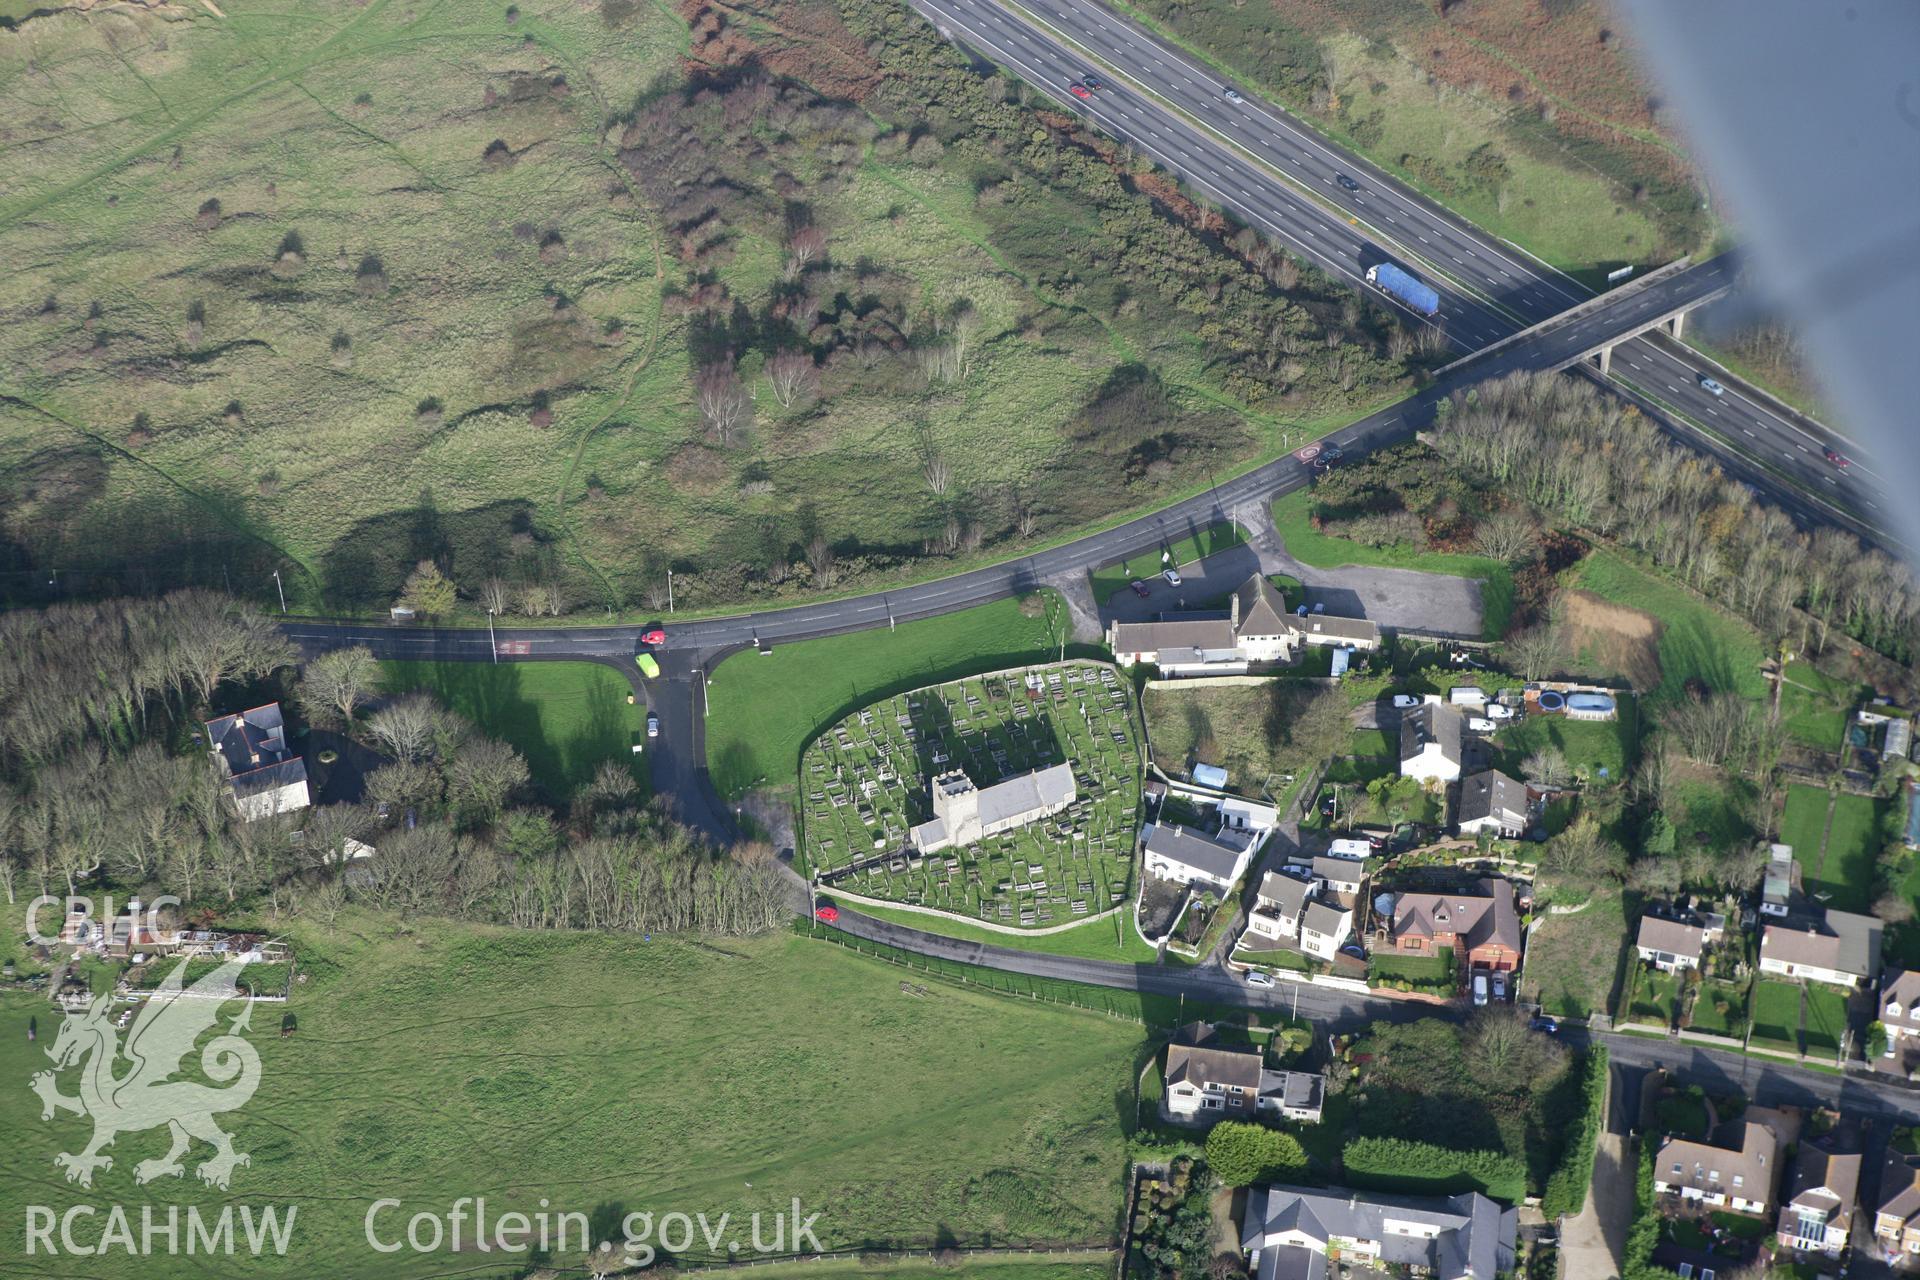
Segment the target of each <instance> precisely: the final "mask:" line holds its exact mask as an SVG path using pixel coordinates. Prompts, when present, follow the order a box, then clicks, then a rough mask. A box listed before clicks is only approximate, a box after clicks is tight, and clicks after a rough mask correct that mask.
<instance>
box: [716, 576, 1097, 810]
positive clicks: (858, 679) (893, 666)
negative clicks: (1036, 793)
mask: <svg viewBox="0 0 1920 1280" xmlns="http://www.w3.org/2000/svg"><path fill="white" fill-rule="evenodd" d="M1050 595H1051V593H1041V594H1037V595H1034V596H1031V597H1028V598H1027V599H1025V600H1000V601H996V602H994V603H993V604H987V605H981V606H979V607H978V608H974V609H966V610H962V611H961V612H959V613H950V614H947V615H945V616H944V617H939V618H929V619H927V620H926V621H924V622H907V623H902V624H901V625H900V626H899V627H897V628H893V629H881V628H875V629H874V630H871V631H857V632H853V633H851V634H849V635H842V636H827V637H824V638H822V639H819V640H805V641H801V642H800V643H798V644H783V645H778V646H776V647H775V648H774V651H773V652H772V653H771V654H765V655H762V654H760V653H757V652H756V651H754V650H752V649H748V650H745V651H743V652H741V653H737V654H735V655H734V656H733V657H731V658H728V659H727V660H726V661H725V662H722V663H721V664H720V665H719V666H718V667H715V668H714V670H713V673H712V675H711V676H710V677H709V678H708V681H707V698H708V700H709V702H708V705H709V707H710V712H709V715H708V718H707V764H708V767H709V768H711V769H712V770H713V780H714V785H715V786H717V787H718V788H719V789H720V792H721V794H722V795H726V796H738V795H739V794H741V793H742V792H744V791H746V790H747V789H748V788H750V787H755V786H760V785H772V786H776V787H785V786H789V785H791V784H792V780H793V777H794V771H795V770H796V769H798V768H799V767H800V752H801V750H802V749H803V748H804V747H805V746H806V744H807V743H808V741H809V740H811V739H812V738H813V736H814V735H815V734H817V733H819V732H820V731H821V730H822V729H824V728H826V727H827V726H828V725H830V724H832V723H834V722H835V721H836V720H839V719H840V718H841V717H842V716H845V715H847V714H848V713H849V712H852V711H856V710H858V709H859V708H860V707H863V706H865V705H866V704H867V703H869V702H873V701H876V700H878V699H880V698H883V697H888V696H891V695H892V694H895V693H901V692H904V691H906V690H908V689H917V688H920V687H921V686H923V685H929V684H938V683H940V682H941V681H943V680H951V679H955V678H957V677H959V676H962V675H970V674H973V673H975V672H981V671H996V670H1000V669H1002V668H1006V667H1017V666H1022V665H1025V664H1026V663H1029V662H1035V661H1039V660H1041V659H1044V658H1046V657H1048V656H1049V655H1051V654H1057V652H1058V648H1057V645H1058V639H1059V633H1058V631H1052V632H1050V629H1049V626H1048V622H1047V617H1046V610H1045V608H1044V607H1043V605H1042V598H1043V596H1050Z"/></svg>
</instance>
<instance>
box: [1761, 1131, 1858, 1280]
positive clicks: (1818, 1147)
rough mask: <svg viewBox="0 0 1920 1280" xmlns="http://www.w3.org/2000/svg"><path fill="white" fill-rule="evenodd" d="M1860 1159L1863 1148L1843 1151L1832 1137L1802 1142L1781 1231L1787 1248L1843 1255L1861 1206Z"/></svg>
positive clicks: (1782, 1210) (1783, 1208)
mask: <svg viewBox="0 0 1920 1280" xmlns="http://www.w3.org/2000/svg"><path fill="white" fill-rule="evenodd" d="M1860 1163H1861V1158H1860V1153H1859V1152H1858V1151H1841V1150H1838V1149H1837V1148H1835V1147H1834V1146H1833V1145H1831V1142H1830V1141H1820V1140H1812V1141H1808V1142H1804V1143H1802V1144H1801V1145H1800V1152H1799V1154H1798V1155H1797V1156H1796V1157H1795V1158H1794V1162H1793V1174H1792V1176H1791V1177H1790V1178H1789V1179H1788V1180H1787V1192H1786V1199H1785V1201H1784V1202H1783V1203H1782V1204H1781V1206H1780V1220H1779V1223H1778V1224H1777V1228H1776V1231H1775V1237H1776V1238H1777V1239H1778V1240H1779V1241H1780V1246H1781V1247H1782V1248H1784V1249H1791V1250H1793V1251H1794V1252H1795V1253H1802V1254H1815V1253H1817V1254H1824V1255H1825V1256H1827V1257H1829V1258H1838V1257H1839V1256H1840V1253H1841V1251H1842V1250H1843V1249H1845V1248H1846V1247H1847V1239H1848V1237H1850V1236H1851V1235H1852V1234H1853V1219H1854V1213H1855V1211H1856V1210H1857V1209H1858V1208H1859V1195H1860Z"/></svg>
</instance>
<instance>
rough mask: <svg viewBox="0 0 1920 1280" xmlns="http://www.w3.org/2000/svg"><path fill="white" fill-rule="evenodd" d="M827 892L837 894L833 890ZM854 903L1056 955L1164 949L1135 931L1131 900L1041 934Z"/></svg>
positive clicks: (1126, 955) (1116, 955) (933, 927)
mask: <svg viewBox="0 0 1920 1280" xmlns="http://www.w3.org/2000/svg"><path fill="white" fill-rule="evenodd" d="M826 896H828V897H831V896H832V893H831V891H828V893H827V895H826ZM852 905H853V906H854V909H855V910H857V911H859V912H860V914H861V915H863V916H872V917H874V918H875V919H877V920H889V921H892V922H893V923H894V924H898V925H904V926H906V927H907V928H909V929H918V930H920V931H921V932H923V933H937V934H939V935H940V936H941V937H943V938H960V939H963V940H965V941H967V942H983V943H985V944H987V945H988V946H990V947H1017V948H1018V949H1020V950H1021V951H1036V952H1039V953H1041V954H1043V955H1050V956H1079V957H1080V958H1082V959H1084V960H1129V961H1132V962H1134V963H1135V964H1151V963H1153V962H1154V960H1155V959H1157V958H1158V957H1159V954H1160V953H1159V950H1158V949H1157V948H1155V947H1150V946H1148V945H1147V944H1146V943H1145V942H1143V941H1141V939H1140V935H1139V934H1138V933H1136V932H1135V931H1134V927H1133V904H1132V903H1131V902H1128V903H1127V904H1126V905H1125V906H1124V907H1123V908H1122V909H1121V910H1120V911H1118V912H1116V913H1115V914H1113V915H1111V916H1108V917H1107V918H1106V919H1104V920H1093V921H1089V922H1088V923H1086V924H1083V925H1079V926H1078V927H1076V928H1072V929H1063V930H1061V931H1060V932H1059V933H1041V934H1035V933H1026V932H1022V933H1000V932H998V931H997V930H993V929H982V928H981V927H980V926H978V925H972V924H968V923H967V922H966V921H964V920H960V919H957V918H955V917H953V916H947V915H927V914H925V913H924V912H919V911H901V910H899V909H897V908H894V907H877V906H874V905H873V904H872V903H867V902H862V903H857V904H852Z"/></svg>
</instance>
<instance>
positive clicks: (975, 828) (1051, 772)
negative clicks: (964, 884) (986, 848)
mask: <svg viewBox="0 0 1920 1280" xmlns="http://www.w3.org/2000/svg"><path fill="white" fill-rule="evenodd" d="M929 789H930V790H931V792H932V799H933V817H931V818H929V819H928V820H927V821H925V822H922V823H920V824H919V825H917V826H915V827H914V828H912V829H911V830H910V831H909V832H908V833H907V838H908V839H910V840H911V841H912V842H913V847H914V848H915V849H918V850H919V851H920V852H921V853H932V852H934V851H935V850H937V849H946V848H965V847H967V846H968V845H974V844H978V843H980V841H982V840H984V839H986V838H987V837H988V836H994V835H999V834H1000V833H1001V832H1003V831H1012V830H1014V829H1015V828H1017V827H1024V826H1027V825H1028V824H1029V823H1034V822H1038V821H1040V820H1041V819H1042V818H1048V817H1051V816H1052V815H1054V814H1056V813H1059V812H1060V811H1061V810H1062V809H1064V808H1066V807H1067V806H1068V805H1070V804H1072V803H1073V802H1074V800H1075V798H1076V797H1077V795H1078V789H1077V788H1076V786H1075V785H1074V781H1073V766H1072V765H1068V764H1056V765H1050V766H1048V767H1047V768H1044V769H1035V770H1033V771H1032V772H1030V773H1022V774H1018V775H1016V776H1014V777H1011V778H1003V779H1001V780H1000V781H999V782H996V783H994V784H993V785H992V786H990V787H976V786H974V785H973V780H972V779H970V778H969V777H967V775H966V774H965V773H964V772H962V771H961V770H959V769H951V770H948V771H947V772H946V773H941V774H936V775H935V776H934V778H933V781H932V782H931V783H930V784H929Z"/></svg>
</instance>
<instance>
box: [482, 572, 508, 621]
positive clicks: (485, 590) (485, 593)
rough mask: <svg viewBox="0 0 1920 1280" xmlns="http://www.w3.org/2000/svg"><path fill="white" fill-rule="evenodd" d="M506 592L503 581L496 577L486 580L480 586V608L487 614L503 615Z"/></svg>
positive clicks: (505, 585) (505, 607)
mask: <svg viewBox="0 0 1920 1280" xmlns="http://www.w3.org/2000/svg"><path fill="white" fill-rule="evenodd" d="M508 591H509V588H508V587H507V584H506V580H505V579H503V578H500V577H498V576H494V577H490V578H488V579H487V580H486V581H485V582H483V583H481V584H480V593H479V600H480V607H481V608H482V609H485V610H486V611H487V612H488V613H505V612H506V611H507V596H508Z"/></svg>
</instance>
